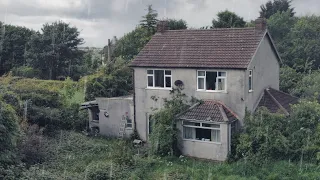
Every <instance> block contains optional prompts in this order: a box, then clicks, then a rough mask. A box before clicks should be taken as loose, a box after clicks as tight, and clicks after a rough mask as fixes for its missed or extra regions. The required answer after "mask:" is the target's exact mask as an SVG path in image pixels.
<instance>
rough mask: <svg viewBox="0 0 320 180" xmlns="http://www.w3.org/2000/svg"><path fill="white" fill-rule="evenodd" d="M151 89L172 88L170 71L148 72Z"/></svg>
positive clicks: (148, 84)
mask: <svg viewBox="0 0 320 180" xmlns="http://www.w3.org/2000/svg"><path fill="white" fill-rule="evenodd" d="M147 77H148V83H147V86H148V87H149V88H171V87H172V76H171V71H170V70H147Z"/></svg>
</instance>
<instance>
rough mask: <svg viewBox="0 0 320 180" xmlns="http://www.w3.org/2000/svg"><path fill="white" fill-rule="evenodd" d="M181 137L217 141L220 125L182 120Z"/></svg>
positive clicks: (219, 140)
mask: <svg viewBox="0 0 320 180" xmlns="http://www.w3.org/2000/svg"><path fill="white" fill-rule="evenodd" d="M183 138H184V139H190V140H198V141H208V142H216V143H219V142H221V139H220V125H219V124H209V123H195V122H190V121H183Z"/></svg>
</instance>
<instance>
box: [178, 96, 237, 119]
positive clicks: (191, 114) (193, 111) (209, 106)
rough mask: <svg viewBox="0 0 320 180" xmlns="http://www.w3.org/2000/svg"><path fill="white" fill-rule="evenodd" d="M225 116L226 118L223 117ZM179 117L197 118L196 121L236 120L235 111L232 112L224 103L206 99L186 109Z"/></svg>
mask: <svg viewBox="0 0 320 180" xmlns="http://www.w3.org/2000/svg"><path fill="white" fill-rule="evenodd" d="M224 116H226V118H227V120H226V119H224ZM178 118H179V119H185V120H198V121H212V122H226V121H234V120H237V117H236V115H235V113H233V112H232V111H231V110H229V108H227V107H226V106H225V105H224V104H222V103H221V102H218V101H213V100H206V101H204V102H203V103H200V104H199V105H196V106H194V107H192V108H190V109H189V110H188V111H186V112H184V113H183V114H181V115H180V116H179V117H178Z"/></svg>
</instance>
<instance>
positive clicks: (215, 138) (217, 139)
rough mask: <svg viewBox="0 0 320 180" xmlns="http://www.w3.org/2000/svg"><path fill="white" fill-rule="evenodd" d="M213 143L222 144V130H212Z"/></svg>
mask: <svg viewBox="0 0 320 180" xmlns="http://www.w3.org/2000/svg"><path fill="white" fill-rule="evenodd" d="M212 141H213V142H220V130H212Z"/></svg>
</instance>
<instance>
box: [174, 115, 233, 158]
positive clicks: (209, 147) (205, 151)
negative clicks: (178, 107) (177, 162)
mask: <svg viewBox="0 0 320 180" xmlns="http://www.w3.org/2000/svg"><path fill="white" fill-rule="evenodd" d="M177 127H178V129H179V131H180V132H181V133H180V135H182V132H183V126H182V121H179V122H178V123H177ZM228 128H229V124H226V123H224V124H220V137H221V142H220V143H214V142H206V141H197V140H190V139H183V137H181V136H180V137H179V139H180V141H179V142H180V144H179V146H180V147H181V152H182V154H183V155H185V156H191V157H197V158H203V159H212V160H216V161H225V160H226V159H227V156H228V152H229V147H230V146H229V145H230V144H229V143H230V139H229V135H228V134H229V133H228Z"/></svg>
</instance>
